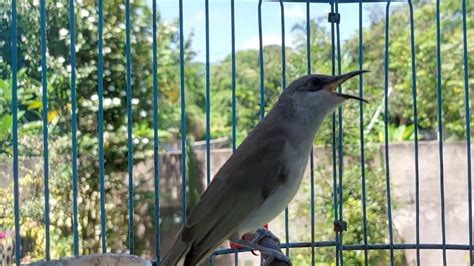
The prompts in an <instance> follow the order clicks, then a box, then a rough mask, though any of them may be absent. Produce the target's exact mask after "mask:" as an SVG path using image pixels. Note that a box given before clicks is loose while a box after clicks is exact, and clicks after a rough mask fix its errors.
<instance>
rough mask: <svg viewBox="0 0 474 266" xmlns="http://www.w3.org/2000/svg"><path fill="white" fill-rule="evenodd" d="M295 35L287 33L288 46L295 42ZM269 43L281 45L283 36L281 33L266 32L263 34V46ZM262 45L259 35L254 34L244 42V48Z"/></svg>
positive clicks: (257, 47)
mask: <svg viewBox="0 0 474 266" xmlns="http://www.w3.org/2000/svg"><path fill="white" fill-rule="evenodd" d="M294 39H295V36H294V35H292V34H291V35H290V34H289V35H286V38H285V46H286V47H293V42H294ZM267 45H281V37H280V35H276V34H264V35H263V46H267ZM259 47H260V40H259V37H258V35H257V36H253V37H251V38H249V39H247V40H246V41H245V42H244V44H243V47H242V48H243V49H244V50H246V49H259Z"/></svg>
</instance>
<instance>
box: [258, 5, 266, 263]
mask: <svg viewBox="0 0 474 266" xmlns="http://www.w3.org/2000/svg"><path fill="white" fill-rule="evenodd" d="M262 30H263V29H262V0H258V41H259V50H258V59H259V67H260V120H263V118H264V117H265V70H264V62H263V35H262ZM260 264H261V265H263V257H262V256H260Z"/></svg>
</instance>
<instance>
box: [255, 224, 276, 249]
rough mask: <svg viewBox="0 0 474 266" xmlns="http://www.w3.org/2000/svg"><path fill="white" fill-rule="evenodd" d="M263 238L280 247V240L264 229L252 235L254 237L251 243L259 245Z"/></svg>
mask: <svg viewBox="0 0 474 266" xmlns="http://www.w3.org/2000/svg"><path fill="white" fill-rule="evenodd" d="M265 238H269V239H271V240H273V241H275V242H276V244H277V245H278V246H280V239H279V238H278V237H277V236H276V235H274V234H273V233H272V232H270V231H269V230H267V229H265V228H259V229H257V231H256V232H255V234H254V237H253V239H252V243H256V244H260V241H262V240H263V239H265Z"/></svg>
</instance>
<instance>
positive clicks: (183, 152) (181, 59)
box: [179, 0, 186, 224]
mask: <svg viewBox="0 0 474 266" xmlns="http://www.w3.org/2000/svg"><path fill="white" fill-rule="evenodd" d="M183 31H184V30H183V0H179V71H180V88H181V213H182V215H183V218H182V220H181V221H182V223H183V224H185V223H186V94H185V93H186V90H185V87H184V32H183Z"/></svg>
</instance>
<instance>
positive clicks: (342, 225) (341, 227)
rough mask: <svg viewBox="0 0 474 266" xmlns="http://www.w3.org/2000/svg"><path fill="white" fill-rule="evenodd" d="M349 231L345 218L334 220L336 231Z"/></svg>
mask: <svg viewBox="0 0 474 266" xmlns="http://www.w3.org/2000/svg"><path fill="white" fill-rule="evenodd" d="M343 231H347V222H346V221H344V220H339V221H334V232H343Z"/></svg>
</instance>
